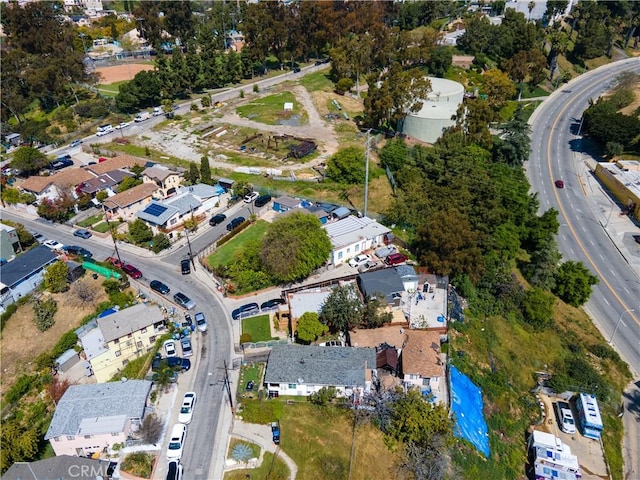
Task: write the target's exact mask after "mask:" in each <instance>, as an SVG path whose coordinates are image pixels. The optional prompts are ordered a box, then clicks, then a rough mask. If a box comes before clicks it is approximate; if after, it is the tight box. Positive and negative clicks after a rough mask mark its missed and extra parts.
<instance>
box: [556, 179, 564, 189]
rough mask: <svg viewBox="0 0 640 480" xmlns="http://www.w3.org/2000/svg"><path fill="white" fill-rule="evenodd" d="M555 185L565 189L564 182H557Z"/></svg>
mask: <svg viewBox="0 0 640 480" xmlns="http://www.w3.org/2000/svg"><path fill="white" fill-rule="evenodd" d="M555 184H556V187H557V188H564V182H563V181H562V180H556V181H555Z"/></svg>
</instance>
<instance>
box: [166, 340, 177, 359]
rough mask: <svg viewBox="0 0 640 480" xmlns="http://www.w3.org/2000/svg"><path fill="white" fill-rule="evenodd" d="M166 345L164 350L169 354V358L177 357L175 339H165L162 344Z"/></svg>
mask: <svg viewBox="0 0 640 480" xmlns="http://www.w3.org/2000/svg"><path fill="white" fill-rule="evenodd" d="M162 346H163V347H164V351H165V353H166V354H167V358H169V357H177V356H178V351H177V350H176V342H175V341H173V340H165V342H164V343H163V344H162Z"/></svg>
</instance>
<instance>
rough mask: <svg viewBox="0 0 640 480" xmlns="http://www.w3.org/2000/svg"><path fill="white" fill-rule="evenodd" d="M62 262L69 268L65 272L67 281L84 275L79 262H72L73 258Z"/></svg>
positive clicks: (70, 281)
mask: <svg viewBox="0 0 640 480" xmlns="http://www.w3.org/2000/svg"><path fill="white" fill-rule="evenodd" d="M64 263H66V264H67V268H68V269H69V271H68V272H67V282H69V283H72V282H75V281H76V280H77V279H79V278H80V277H82V276H83V275H84V272H85V270H84V267H83V266H82V265H81V264H79V263H77V262H74V261H73V260H68V261H66V262H64Z"/></svg>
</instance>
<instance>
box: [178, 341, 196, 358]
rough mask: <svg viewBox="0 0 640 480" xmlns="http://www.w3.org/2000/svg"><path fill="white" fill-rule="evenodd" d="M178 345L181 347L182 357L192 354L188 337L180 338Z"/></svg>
mask: <svg viewBox="0 0 640 480" xmlns="http://www.w3.org/2000/svg"><path fill="white" fill-rule="evenodd" d="M180 347H182V356H183V357H190V356H191V355H193V347H192V346H191V340H189V337H184V338H183V339H182V340H180Z"/></svg>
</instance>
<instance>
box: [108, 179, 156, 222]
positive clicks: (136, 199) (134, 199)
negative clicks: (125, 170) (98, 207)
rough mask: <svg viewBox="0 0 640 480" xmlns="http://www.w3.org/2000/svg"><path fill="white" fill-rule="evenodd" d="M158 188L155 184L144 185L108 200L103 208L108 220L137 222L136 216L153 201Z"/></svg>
mask: <svg viewBox="0 0 640 480" xmlns="http://www.w3.org/2000/svg"><path fill="white" fill-rule="evenodd" d="M155 191H156V186H155V185H154V184H153V183H142V184H140V185H136V186H135V187H132V188H130V189H128V190H125V191H124V192H122V193H117V194H116V195H114V196H112V197H109V198H107V199H106V200H105V201H104V202H102V208H103V209H104V212H105V214H106V215H107V217H108V218H122V219H123V220H124V221H125V222H129V221H131V220H135V214H136V213H138V210H141V209H143V208H144V207H145V206H146V205H147V204H148V203H149V202H151V201H152V200H153V192H155Z"/></svg>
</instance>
